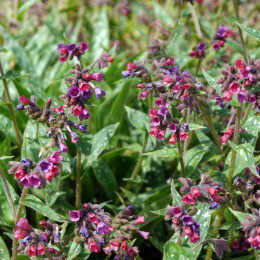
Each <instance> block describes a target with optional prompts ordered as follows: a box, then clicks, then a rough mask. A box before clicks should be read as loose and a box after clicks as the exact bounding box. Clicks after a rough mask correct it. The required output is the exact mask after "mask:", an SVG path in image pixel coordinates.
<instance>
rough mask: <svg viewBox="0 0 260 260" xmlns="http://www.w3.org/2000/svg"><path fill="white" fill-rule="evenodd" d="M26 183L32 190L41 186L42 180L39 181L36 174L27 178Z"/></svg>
mask: <svg viewBox="0 0 260 260" xmlns="http://www.w3.org/2000/svg"><path fill="white" fill-rule="evenodd" d="M28 183H29V184H30V185H31V186H33V187H34V188H38V187H39V186H40V185H41V183H42V180H41V179H40V177H39V175H38V173H34V174H32V175H31V176H30V177H29V178H28Z"/></svg>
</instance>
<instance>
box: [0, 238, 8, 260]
mask: <svg viewBox="0 0 260 260" xmlns="http://www.w3.org/2000/svg"><path fill="white" fill-rule="evenodd" d="M0 259H4V260H9V259H10V256H9V252H8V248H7V246H6V244H5V242H4V240H3V239H2V237H0Z"/></svg>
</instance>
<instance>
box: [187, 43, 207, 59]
mask: <svg viewBox="0 0 260 260" xmlns="http://www.w3.org/2000/svg"><path fill="white" fill-rule="evenodd" d="M206 48H207V46H206V44H205V43H204V42H200V43H199V44H198V46H197V47H194V48H193V51H192V52H191V53H190V54H189V55H190V57H192V58H199V59H202V58H205V57H206V54H205V49H206Z"/></svg>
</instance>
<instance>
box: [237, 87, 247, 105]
mask: <svg viewBox="0 0 260 260" xmlns="http://www.w3.org/2000/svg"><path fill="white" fill-rule="evenodd" d="M237 99H238V102H240V103H246V101H247V96H246V92H245V90H244V89H242V90H241V91H240V92H239V93H238V95H237Z"/></svg>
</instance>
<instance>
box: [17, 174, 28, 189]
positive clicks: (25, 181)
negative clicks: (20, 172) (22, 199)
mask: <svg viewBox="0 0 260 260" xmlns="http://www.w3.org/2000/svg"><path fill="white" fill-rule="evenodd" d="M28 179H29V174H25V175H24V176H23V177H22V178H21V179H20V180H19V182H18V183H19V185H22V186H24V187H25V188H29V187H30V184H29V182H28Z"/></svg>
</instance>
